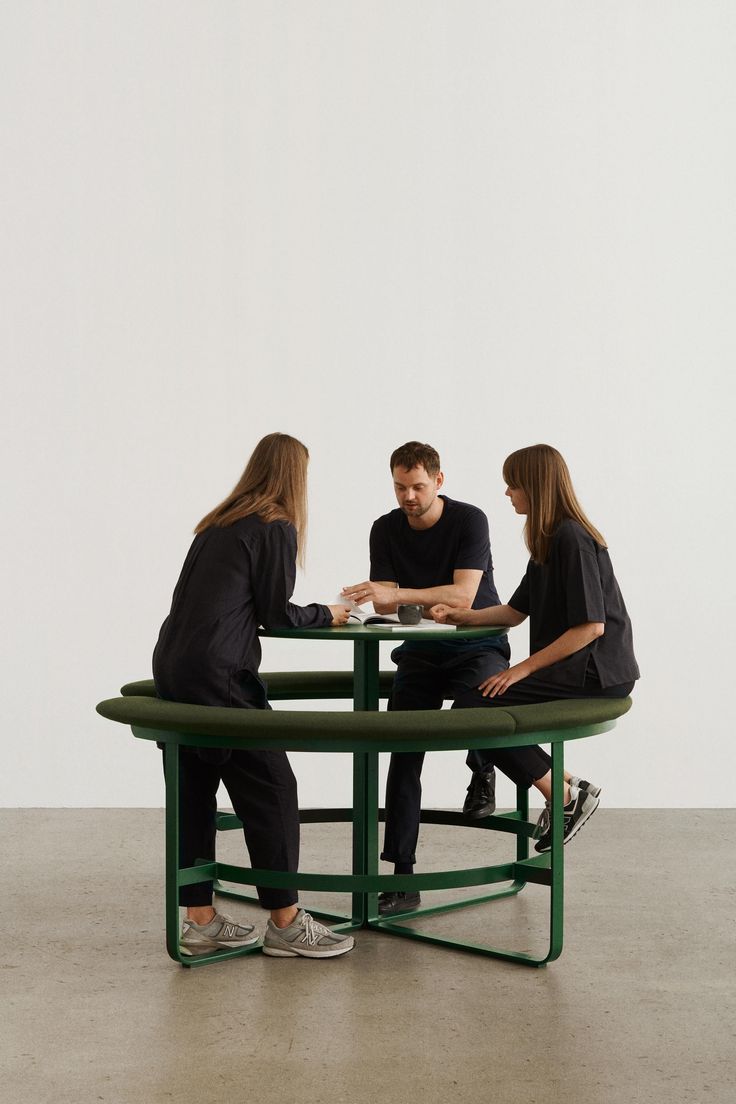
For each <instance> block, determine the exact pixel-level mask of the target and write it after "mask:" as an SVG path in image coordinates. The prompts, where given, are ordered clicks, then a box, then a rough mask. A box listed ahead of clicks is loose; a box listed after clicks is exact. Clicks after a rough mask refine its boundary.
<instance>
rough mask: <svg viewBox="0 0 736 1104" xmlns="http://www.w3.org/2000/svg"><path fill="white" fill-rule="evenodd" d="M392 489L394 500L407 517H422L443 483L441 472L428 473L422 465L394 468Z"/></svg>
mask: <svg viewBox="0 0 736 1104" xmlns="http://www.w3.org/2000/svg"><path fill="white" fill-rule="evenodd" d="M393 476H394V491H395V492H396V501H397V502H398V504H399V506H400V508H401V509H402V510H403V511H404V513H405V514H406V516H407V517H409V518H418V517H422V515H423V514H426V512H427V510H429V509H430V508H431V506H432V503H433V502H434V500H435V499H436V498H437V492H438V491H439V489H440V487H441V486H442V483H443V479H444V477H443V475H442V472H440V473H439V475H428V474H427V472H426V470H425V469H424V468H423V467H416V468H412V469H411V470H410V471H407V469H406V468H394V471H393Z"/></svg>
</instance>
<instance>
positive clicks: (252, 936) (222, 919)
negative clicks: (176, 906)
mask: <svg viewBox="0 0 736 1104" xmlns="http://www.w3.org/2000/svg"><path fill="white" fill-rule="evenodd" d="M257 942H258V933H257V932H256V929H255V928H254V927H253V925H252V924H238V922H237V921H236V920H233V919H232V918H231V917H229V916H225V915H223V913H221V912H216V913H215V915H214V916H213V917H212V919H211V920H210V922H209V924H195V923H194V921H193V920H185V921H184V924H183V927H182V929H181V936H180V938H179V949H180V950H181V953H182V954H185V955H198V954H211V953H212V951H232V950H234V949H235V948H236V947H247V946H248V945H249V944H250V943H257Z"/></svg>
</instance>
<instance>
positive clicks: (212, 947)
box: [179, 932, 260, 958]
mask: <svg viewBox="0 0 736 1104" xmlns="http://www.w3.org/2000/svg"><path fill="white" fill-rule="evenodd" d="M259 938H260V936H259V935H257V934H256V933H255V932H254V934H253V935H251V936H249V938H248V939H241V940H238V942H232V943H215V942H211V943H198V944H197V945H196V947H192V946H190V945H187V944H185V943H180V944H179V950H180V951H181V953H182V954H183V955H188V956H189V957H190V958H196V957H197V955H201V954H212V952H213V951H237V950H239V949H240V947H252V946H253V944H254V943H257V942H258V940H259Z"/></svg>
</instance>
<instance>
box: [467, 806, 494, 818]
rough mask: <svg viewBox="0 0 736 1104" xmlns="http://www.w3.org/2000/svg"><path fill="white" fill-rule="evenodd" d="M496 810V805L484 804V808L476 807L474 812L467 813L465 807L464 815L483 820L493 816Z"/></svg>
mask: <svg viewBox="0 0 736 1104" xmlns="http://www.w3.org/2000/svg"><path fill="white" fill-rule="evenodd" d="M495 811H496V806H495V805H484V806H483V808H482V809H476V810H475V811H474V812H472V813H466V812H465V809H463V816H464V817H467V818H468V820H483V818H484V817H487V816H493V814H494V813H495Z"/></svg>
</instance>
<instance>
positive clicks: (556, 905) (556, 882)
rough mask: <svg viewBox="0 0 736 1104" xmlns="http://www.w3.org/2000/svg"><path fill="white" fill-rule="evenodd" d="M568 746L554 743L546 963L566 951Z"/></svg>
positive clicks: (560, 742) (559, 742)
mask: <svg viewBox="0 0 736 1104" xmlns="http://www.w3.org/2000/svg"><path fill="white" fill-rule="evenodd" d="M564 747H565V745H564V744H563V743H562V741H558V742H557V743H554V744H552V847H551V854H550V898H551V899H550V918H549V953H548V954H547V957H546V958H545V959H544V962H554V960H555V959H556V958H559V957H560V954H561V953H562V927H563V916H564V907H565V906H564V892H565V859H564V853H563V835H562V830H563V822H564V813H563V811H562V807H563V783H564V774H563V766H564Z"/></svg>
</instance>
